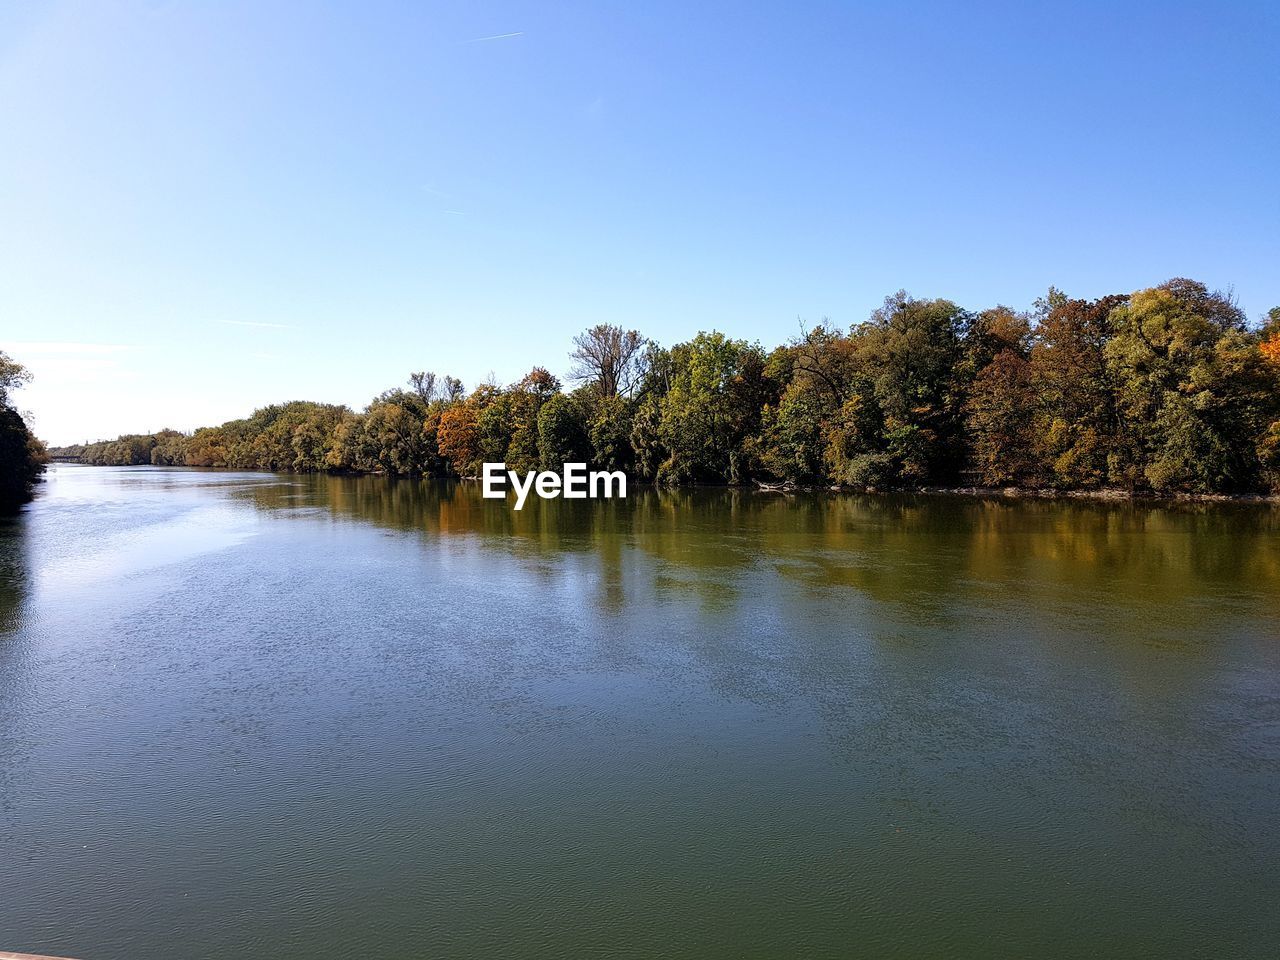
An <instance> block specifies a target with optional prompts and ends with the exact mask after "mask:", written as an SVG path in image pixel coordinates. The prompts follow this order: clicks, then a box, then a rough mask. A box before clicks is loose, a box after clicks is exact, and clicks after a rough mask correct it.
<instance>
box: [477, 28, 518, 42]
mask: <svg viewBox="0 0 1280 960" xmlns="http://www.w3.org/2000/svg"><path fill="white" fill-rule="evenodd" d="M523 36H524V31H523V30H517V31H516V32H515V33H496V34H494V35H493V36H492V37H475V38H473V39H471V40H466V41H464V42H465V43H484V42H485V41H486V40H509V39H511V38H512V37H523Z"/></svg>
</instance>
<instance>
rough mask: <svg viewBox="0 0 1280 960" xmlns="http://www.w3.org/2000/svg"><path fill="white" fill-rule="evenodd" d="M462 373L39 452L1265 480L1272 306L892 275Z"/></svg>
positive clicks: (1148, 484) (159, 460)
mask: <svg viewBox="0 0 1280 960" xmlns="http://www.w3.org/2000/svg"><path fill="white" fill-rule="evenodd" d="M570 356H571V358H572V362H573V367H572V373H571V379H572V381H573V384H574V386H573V389H570V390H567V391H566V390H565V389H564V388H563V386H562V384H561V383H560V381H559V380H558V379H557V378H556V377H554V376H553V375H552V374H551V373H549V372H548V371H547V370H546V369H544V368H542V367H534V368H533V369H532V370H531V371H530V372H529V373H528V374H527V375H526V376H525V377H523V378H522V379H520V380H519V381H517V382H516V383H513V384H510V385H509V386H500V385H498V384H494V383H482V384H480V385H479V386H477V387H475V388H474V389H472V390H470V391H467V390H466V389H465V388H464V386H463V384H462V383H461V382H460V381H458V380H457V379H454V378H453V377H449V376H443V377H438V376H436V375H435V374H433V373H426V372H423V373H414V374H412V375H411V376H410V378H409V381H408V383H407V384H406V386H405V387H402V388H397V389H392V390H388V391H387V392H385V393H383V394H381V395H380V396H377V397H375V398H374V399H373V400H372V401H371V402H370V403H369V405H368V406H367V407H366V408H365V409H364V410H363V411H362V412H355V411H352V410H350V409H349V408H347V407H344V406H333V405H328V404H321V403H310V402H293V403H285V404H279V405H274V406H269V407H264V408H262V409H260V410H257V411H255V412H254V413H253V415H252V416H250V417H248V418H247V419H244V420H233V421H230V422H228V423H224V424H222V425H221V426H215V427H203V428H201V429H198V430H196V431H195V432H194V433H190V434H187V433H180V432H178V431H174V430H164V431H161V432H160V433H157V434H149V435H141V436H123V437H120V438H119V439H116V440H111V441H103V442H99V443H92V444H88V445H86V446H75V447H67V448H62V449H59V450H55V451H54V453H55V454H59V455H63V456H79V457H80V458H81V459H82V460H83V461H84V462H87V463H94V464H144V463H151V464H161V465H172V464H183V465H190V466H211V467H235V468H246V469H264V470H293V471H332V472H342V473H383V474H389V475H406V476H461V477H471V476H475V475H476V474H477V473H478V472H479V469H480V467H479V465H480V464H481V463H483V462H485V461H506V463H507V464H508V465H509V466H510V467H511V468H512V469H517V470H522V471H523V470H530V469H535V468H548V469H559V467H560V465H561V464H562V463H564V462H566V461H586V462H588V463H590V464H592V465H593V466H595V467H597V468H607V469H615V470H616V469H621V470H625V471H627V472H628V473H630V474H631V475H633V476H635V477H637V478H639V479H641V480H647V481H653V482H656V483H659V484H686V483H730V484H738V483H749V482H752V481H755V482H760V483H771V484H773V483H781V484H786V485H791V484H794V485H797V486H811V485H814V486H816V485H822V486H842V487H850V488H857V489H892V488H918V487H924V486H955V485H961V484H963V485H982V486H1002V487H1003V486H1018V487H1023V488H1036V489H1049V490H1053V489H1057V490H1090V489H1102V488H1107V489H1121V490H1125V491H1131V492H1144V491H1147V492H1158V493H1202V494H1203V493H1232V494H1241V493H1261V492H1280V307H1278V308H1276V309H1273V310H1272V311H1271V312H1270V313H1269V315H1268V316H1267V317H1266V318H1263V319H1262V320H1261V322H1260V323H1257V324H1250V323H1249V322H1248V321H1247V318H1246V317H1245V316H1244V314H1243V313H1242V311H1241V310H1240V309H1239V307H1238V306H1237V305H1236V304H1235V302H1234V300H1233V299H1232V298H1231V297H1229V296H1226V295H1223V294H1222V293H1218V292H1212V291H1210V290H1208V289H1207V288H1206V287H1205V285H1204V284H1201V283H1198V282H1195V281H1192V280H1185V279H1176V280H1171V281H1169V282H1168V283H1166V284H1163V285H1161V286H1158V287H1154V288H1151V289H1146V290H1140V291H1138V292H1136V293H1133V294H1127V295H1114V296H1106V297H1102V298H1100V299H1097V300H1075V299H1071V298H1069V297H1067V296H1066V295H1064V294H1063V293H1061V292H1059V291H1057V290H1054V289H1050V291H1049V293H1048V295H1047V296H1046V297H1045V298H1044V299H1042V300H1039V301H1037V302H1036V304H1035V306H1034V308H1033V309H1032V310H1031V311H1030V312H1018V311H1015V310H1011V309H1009V308H1007V307H1002V306H998V307H995V308H992V309H990V310H985V311H982V312H973V311H969V310H965V309H962V308H960V307H958V306H957V305H956V304H954V303H952V302H950V301H947V300H920V299H915V298H913V297H911V296H908V295H907V294H906V293H905V292H899V293H896V294H894V295H893V296H891V297H888V298H887V299H886V300H885V302H884V305H883V306H882V307H881V308H880V309H878V310H876V311H875V312H874V313H873V314H872V315H871V317H870V318H869V319H868V320H867V321H866V322H864V323H859V324H855V325H854V326H853V327H852V328H851V329H849V330H847V331H846V330H842V329H838V328H836V327H833V326H832V325H830V324H829V323H824V324H822V325H819V326H817V327H815V328H813V329H809V330H806V331H803V332H802V333H801V334H800V335H799V336H797V337H796V338H795V339H794V340H793V341H791V342H790V343H787V344H785V345H783V346H779V347H777V348H775V349H773V350H772V351H766V350H765V349H763V348H762V347H761V346H760V345H759V344H757V343H748V342H746V341H743V340H734V339H731V338H729V337H727V336H725V335H724V334H722V333H718V332H711V333H699V334H698V335H697V336H695V337H694V338H693V339H692V340H689V341H688V342H687V343H680V344H676V345H675V346H672V347H661V346H659V345H658V344H656V343H652V342H650V341H648V340H646V339H645V338H644V337H643V336H641V334H640V333H638V332H636V331H626V330H623V329H620V328H618V327H613V326H608V325H600V326H597V327H595V328H593V329H591V330H588V331H586V332H585V333H583V334H581V335H580V336H578V337H577V338H575V341H574V349H573V351H572V353H571V354H570Z"/></svg>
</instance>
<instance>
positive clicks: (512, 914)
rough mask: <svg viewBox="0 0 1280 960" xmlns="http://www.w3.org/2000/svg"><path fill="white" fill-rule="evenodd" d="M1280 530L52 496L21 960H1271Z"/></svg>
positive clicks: (718, 499) (8, 782)
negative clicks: (334, 959)
mask: <svg viewBox="0 0 1280 960" xmlns="http://www.w3.org/2000/svg"><path fill="white" fill-rule="evenodd" d="M1278 597H1280V511H1276V510H1274V509H1273V508H1270V507H1265V506H1240V505H1213V506H1185V505H1184V506H1176V505H1174V506H1169V505H1166V506H1134V505H1127V504H1120V505H1118V504H1091V503H1045V502H1027V503H1004V502H996V501H983V500H970V499H955V498H946V497H920V496H901V497H875V498H872V497H854V496H838V497H837V496H812V497H809V496H797V497H783V496H771V495H760V494H749V493H744V492H734V491H723V490H706V491H691V492H690V491H684V492H676V493H658V492H654V491H644V490H640V491H633V495H632V497H631V498H629V499H628V500H626V501H621V502H620V501H611V502H602V501H595V502H592V501H585V502H584V501H573V502H566V501H549V502H541V501H530V503H529V504H528V505H527V506H526V508H525V509H524V510H523V511H521V512H519V513H516V512H514V511H513V510H512V509H511V508H510V506H509V505H507V504H504V503H501V502H495V501H485V500H482V499H481V498H480V497H479V491H478V489H477V488H476V487H474V486H471V485H457V484H444V483H434V482H416V481H390V480H385V479H381V478H360V479H342V478H327V477H292V476H278V475H270V474H249V473H229V472H205V471H196V470H162V469H155V468H118V469H111V468H89V467H75V466H58V467H56V468H55V469H54V470H53V471H52V472H51V474H50V480H49V482H48V483H47V484H45V485H44V487H43V489H42V491H41V495H40V498H39V499H38V500H37V501H36V502H35V503H34V504H33V505H31V506H30V507H29V508H28V509H27V510H26V511H25V513H24V514H23V515H22V516H21V517H20V518H19V519H17V520H16V521H12V522H8V523H5V524H3V525H0V874H2V875H3V881H2V886H0V949H13V950H25V951H37V952H45V953H59V954H69V955H71V956H78V957H84V958H87V960H125V958H128V960H149V958H157V960H159V958H171V957H174V956H182V957H207V958H219V960H220V958H231V957H244V956H255V957H258V956H260V957H277V958H299V960H300V958H304V957H305V958H311V957H316V956H330V955H338V956H341V955H351V956H360V957H362V958H370V960H378V958H393V957H395V958H403V957H413V956H421V957H493V958H498V957H502V958H510V957H566V958H568V957H573V958H578V957H603V956H609V957H652V956H664V957H700V958H714V957H726V958H727V957H780V956H797V957H798V956H809V957H848V956H867V957H903V958H907V957H913V958H916V957H939V958H942V957H947V958H955V957H974V958H979V957H980V958H993V957H1026V956H1039V957H1081V958H1084V957H1091V958H1092V957H1097V956H1115V957H1161V958H1168V957H1204V956H1215V957H1225V956H1232V957H1259V958H1261V957H1271V956H1274V955H1275V944H1276V943H1280V908H1278V906H1277V905H1278V904H1280V833H1278V832H1277V829H1276V824H1277V823H1280V601H1278V599H1277V598H1278Z"/></svg>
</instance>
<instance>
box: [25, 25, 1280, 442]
mask: <svg viewBox="0 0 1280 960" xmlns="http://www.w3.org/2000/svg"><path fill="white" fill-rule="evenodd" d="M1278 51H1280V4H1277V3H1275V2H1274V0H1266V2H1256V3H1224V2H1219V3H1199V4H1180V3H1141V4H1137V3H1134V4H1126V3H1097V4H1092V3H1084V2H1075V3H1069V4H1060V5H1053V4H1041V3H1025V2H1019V3H1009V4H1003V5H998V4H988V5H982V6H981V7H979V5H977V4H972V3H954V4H932V3H930V4H906V3H888V2H886V3H841V4H824V3H803V4H784V3H771V4H765V3H759V4H743V3H733V4H728V3H725V4H717V3H704V2H699V3H683V2H682V3H657V2H649V0H646V2H613V3H603V2H600V3H572V4H552V3H547V2H537V3H533V2H530V3H500V2H499V3H465V4H464V3H439V4H427V3H416V2H414V3H370V2H360V3H355V2H352V3H346V4H337V3H333V4H321V3H312V2H307V3H301V2H299V3H289V2H274V0H248V2H217V3H209V2H189V3H178V2H148V3H126V2H116V0H84V2H71V3H59V2H48V3H35V2H25V0H22V2H9V0H0V142H2V143H3V146H2V148H0V348H3V349H5V350H7V351H9V352H10V353H12V354H13V355H14V356H15V357H16V358H17V359H18V360H20V361H22V362H23V363H25V364H27V365H28V367H29V368H30V369H31V370H32V372H33V373H34V374H35V376H36V378H37V379H36V382H35V383H34V384H33V385H32V386H31V387H29V388H27V389H26V390H24V391H23V393H22V394H21V396H20V402H21V405H22V406H23V407H24V408H26V409H27V410H29V411H30V412H31V413H32V414H33V416H34V418H35V428H36V431H37V433H38V434H40V435H41V436H43V437H44V438H46V439H47V440H50V441H52V442H55V443H64V442H70V441H77V440H84V439H89V438H93V439H96V438H99V437H105V436H115V435H116V434H118V433H121V432H135V431H150V430H155V429H158V428H160V427H163V426H174V427H177V428H181V429H189V428H192V427H194V426H197V425H200V424H205V423H218V422H221V421H223V420H226V419H230V418H232V417H236V416H242V415H245V414H247V413H248V412H249V411H251V410H252V409H253V408H254V407H255V406H261V405H263V404H266V403H270V402H276V401H283V400H291V399H314V400H326V401H332V402H343V403H348V404H351V405H352V406H354V407H356V408H359V407H362V406H363V405H364V404H365V403H366V402H367V401H368V399H369V398H370V397H371V396H372V395H374V394H375V393H377V392H379V391H381V390H383V389H385V388H387V387H389V386H394V385H397V384H400V383H402V382H403V381H404V379H405V376H406V374H407V373H408V371H410V370H416V369H423V368H426V369H434V370H437V371H439V372H441V373H452V374H454V375H456V376H460V377H461V378H462V379H463V380H464V381H465V382H466V383H467V385H468V386H470V385H472V384H474V383H475V382H476V381H477V380H479V379H482V378H484V377H486V376H487V375H489V374H490V373H493V374H494V375H496V377H497V378H498V379H499V380H500V381H504V382H506V381H510V380H514V379H516V378H517V377H518V376H520V375H521V374H522V373H524V372H525V371H527V370H528V368H529V367H531V366H532V365H534V364H541V365H544V366H547V367H548V368H550V369H551V370H552V371H553V372H555V373H557V374H563V373H564V372H565V369H566V367H567V363H568V361H567V352H568V350H569V348H570V338H571V337H572V335H573V334H574V333H575V332H577V331H579V330H581V329H583V328H584V327H586V326H589V325H591V324H594V323H597V322H601V321H608V322H613V323H618V324H622V325H625V326H628V327H631V326H634V327H636V328H638V329H640V330H641V331H642V332H644V333H645V334H647V335H649V336H651V337H653V338H655V339H657V340H659V341H661V342H663V343H668V344H670V343H673V342H676V341H679V340H683V339H687V338H688V337H690V336H692V335H693V334H694V333H696V332H697V331H698V330H699V329H710V328H713V327H714V328H717V329H721V330H724V331H726V332H728V333H731V334H733V335H735V336H740V337H745V338H747V339H759V340H761V341H762V342H763V343H764V344H765V345H766V346H772V345H774V344H776V343H779V342H782V341H783V340H786V339H787V338H789V337H791V336H792V335H793V334H795V333H796V332H797V329H798V326H797V320H798V318H800V319H803V320H804V321H806V322H808V323H813V322H816V321H818V320H820V319H821V318H822V317H824V316H829V317H830V318H831V319H832V320H833V321H835V322H836V323H838V324H840V325H848V324H850V323H853V322H857V321H860V320H863V319H865V318H866V317H867V315H868V314H869V313H870V311H871V310H872V309H874V308H875V307H876V306H877V305H878V304H879V303H880V301H881V300H882V299H883V298H884V296H885V295H886V294H889V293H892V292H893V291H894V290H897V289H899V288H906V289H907V290H909V291H911V292H912V293H913V294H915V295H917V296H931V297H933V296H944V297H948V298H950V299H952V300H955V301H957V302H958V303H960V304H962V305H964V306H967V307H972V308H982V307H987V306H991V305H994V304H995V303H997V302H1002V303H1006V304H1008V305H1010V306H1014V307H1018V308H1025V307H1028V306H1030V304H1031V302H1032V301H1033V300H1034V299H1035V298H1036V297H1037V296H1039V295H1041V294H1042V293H1043V292H1044V291H1045V289H1046V288H1047V287H1048V286H1049V285H1050V284H1053V285H1055V286H1057V287H1059V288H1060V289H1063V290H1065V291H1066V292H1068V293H1069V294H1071V295H1073V296H1085V297H1093V296H1098V295H1102V294H1105V293H1110V292H1116V291H1128V290H1132V289H1135V288H1138V287H1142V286H1149V285H1151V284H1155V283H1159V282H1161V281H1163V280H1165V279H1167V278H1169V277H1171V276H1190V277H1194V278H1196V279H1200V280H1203V281H1205V282H1206V283H1208V284H1209V285H1210V286H1214V287H1222V288H1228V287H1230V288H1234V290H1235V292H1236V294H1237V295H1238V297H1239V299H1240V301H1241V304H1242V306H1244V308H1245V309H1246V311H1247V312H1248V313H1249V315H1250V316H1251V317H1255V318H1256V317H1257V316H1258V315H1260V314H1261V313H1262V312H1263V311H1265V310H1266V309H1267V308H1269V307H1271V306H1273V305H1276V304H1277V303H1280V52H1278Z"/></svg>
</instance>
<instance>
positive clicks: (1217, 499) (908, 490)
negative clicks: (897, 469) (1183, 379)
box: [49, 460, 1280, 505]
mask: <svg viewBox="0 0 1280 960" xmlns="http://www.w3.org/2000/svg"><path fill="white" fill-rule="evenodd" d="M54 465H58V466H75V467H90V468H98V469H120V468H122V467H134V468H137V467H142V468H152V469H162V470H199V471H211V472H222V471H230V472H235V473H263V474H269V475H272V476H286V477H305V476H330V477H383V478H385V479H388V480H440V481H445V482H450V483H480V482H481V480H480V478H479V477H435V476H423V475H418V476H413V475H408V474H405V475H400V474H388V473H372V472H371V473H315V472H299V471H295V470H260V469H258V470H255V469H247V468H239V467H191V466H176V465H174V466H167V465H165V466H161V465H158V464H151V463H137V464H97V463H80V462H79V461H72V460H54V461H51V462H50V464H49V466H54ZM627 480H628V482H634V484H635V486H636V487H646V488H652V489H655V490H691V489H694V490H696V489H700V488H701V489H707V490H746V491H749V492H751V493H776V494H796V493H809V494H813V493H829V494H832V493H833V494H852V495H857V496H894V495H898V496H900V495H902V494H916V495H925V496H941V497H968V498H973V499H988V500H1090V501H1100V502H1107V503H1252V504H1271V505H1277V504H1280V494H1266V493H1158V492H1156V491H1151V490H1125V489H1123V488H1117V487H1102V488H1099V489H1094V490H1059V489H1054V488H1051V487H1017V486H1011V487H983V486H956V487H885V488H881V487H847V486H841V485H839V484H835V485H826V484H803V485H802V484H765V483H760V482H758V481H757V482H754V483H749V484H747V483H737V484H734V483H724V484H718V483H692V484H683V485H681V486H674V487H665V486H662V485H661V484H657V483H649V482H645V481H643V480H639V479H637V478H635V477H632V476H631V475H628V477H627Z"/></svg>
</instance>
